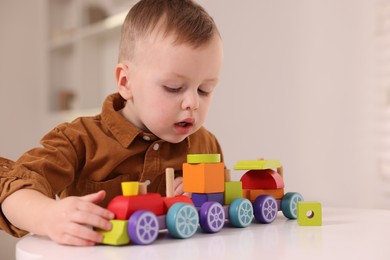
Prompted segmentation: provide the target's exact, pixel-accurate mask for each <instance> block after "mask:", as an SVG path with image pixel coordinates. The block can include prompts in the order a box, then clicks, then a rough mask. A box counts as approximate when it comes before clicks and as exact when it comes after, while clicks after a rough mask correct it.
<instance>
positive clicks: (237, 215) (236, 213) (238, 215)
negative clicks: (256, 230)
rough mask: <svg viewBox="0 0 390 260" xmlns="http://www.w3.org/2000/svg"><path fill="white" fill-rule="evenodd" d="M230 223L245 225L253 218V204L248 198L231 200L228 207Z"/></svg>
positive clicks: (237, 225)
mask: <svg viewBox="0 0 390 260" xmlns="http://www.w3.org/2000/svg"><path fill="white" fill-rule="evenodd" d="M229 218H230V223H231V224H232V225H233V226H235V227H247V226H249V225H250V224H251V223H252V220H253V206H252V203H251V202H250V201H249V200H248V199H244V198H239V199H235V200H233V202H232V203H231V204H230V207H229Z"/></svg>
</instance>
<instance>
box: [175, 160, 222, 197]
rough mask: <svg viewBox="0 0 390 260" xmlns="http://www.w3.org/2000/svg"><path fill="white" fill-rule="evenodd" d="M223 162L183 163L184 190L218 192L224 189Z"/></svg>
mask: <svg viewBox="0 0 390 260" xmlns="http://www.w3.org/2000/svg"><path fill="white" fill-rule="evenodd" d="M224 175H225V170H224V164H223V163H199V164H190V163H183V191H184V192H191V193H217V192H223V191H224Z"/></svg>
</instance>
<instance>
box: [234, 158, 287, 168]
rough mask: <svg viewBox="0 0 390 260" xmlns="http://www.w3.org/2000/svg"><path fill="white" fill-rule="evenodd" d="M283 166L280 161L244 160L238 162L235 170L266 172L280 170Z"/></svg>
mask: <svg viewBox="0 0 390 260" xmlns="http://www.w3.org/2000/svg"><path fill="white" fill-rule="evenodd" d="M281 166H282V164H281V163H280V161H279V160H244V161H238V162H237V163H236V165H235V166H234V169H235V170H265V169H273V168H279V167H281Z"/></svg>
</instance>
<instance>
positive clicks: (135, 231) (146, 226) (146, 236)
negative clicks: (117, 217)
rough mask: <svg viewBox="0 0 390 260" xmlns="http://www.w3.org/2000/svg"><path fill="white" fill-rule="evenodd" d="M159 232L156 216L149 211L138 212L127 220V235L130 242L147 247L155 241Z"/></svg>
mask: <svg viewBox="0 0 390 260" xmlns="http://www.w3.org/2000/svg"><path fill="white" fill-rule="evenodd" d="M158 231H159V226H158V220H157V217H156V215H155V214H154V213H153V212H151V211H146V210H139V211H136V212H134V214H133V215H131V217H130V218H129V223H128V226H127V233H128V235H129V237H130V241H132V242H134V243H135V244H138V245H148V244H150V243H152V242H153V241H154V240H156V238H157V235H158Z"/></svg>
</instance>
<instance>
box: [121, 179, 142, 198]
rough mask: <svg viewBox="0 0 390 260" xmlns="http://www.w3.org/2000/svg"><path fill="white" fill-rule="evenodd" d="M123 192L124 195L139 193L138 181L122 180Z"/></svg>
mask: <svg viewBox="0 0 390 260" xmlns="http://www.w3.org/2000/svg"><path fill="white" fill-rule="evenodd" d="M121 185H122V194H123V196H134V195H138V185H139V183H138V181H127V182H122V183H121Z"/></svg>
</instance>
